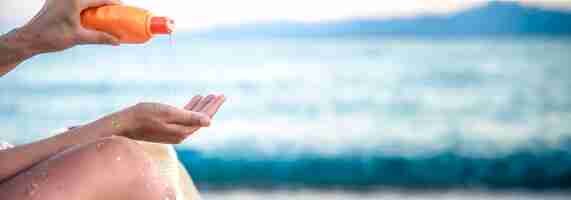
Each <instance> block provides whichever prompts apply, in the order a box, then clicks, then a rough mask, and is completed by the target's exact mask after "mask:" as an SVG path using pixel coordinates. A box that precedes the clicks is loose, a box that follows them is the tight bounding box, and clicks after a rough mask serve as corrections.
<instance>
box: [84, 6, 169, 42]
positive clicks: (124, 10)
mask: <svg viewBox="0 0 571 200" xmlns="http://www.w3.org/2000/svg"><path fill="white" fill-rule="evenodd" d="M81 24H82V26H83V27H85V28H88V29H93V30H98V31H103V32H106V33H109V34H112V35H114V36H115V37H117V38H119V42H120V43H131V44H137V43H145V42H147V41H149V40H150V39H151V38H152V37H153V36H154V35H157V34H171V33H172V32H173V31H174V20H172V19H170V18H168V17H164V16H155V15H154V14H153V13H151V12H150V11H148V10H145V9H142V8H137V7H132V6H124V5H109V6H102V7H96V8H89V9H86V10H84V11H83V12H81Z"/></svg>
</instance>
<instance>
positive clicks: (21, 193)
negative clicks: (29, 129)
mask: <svg viewBox="0 0 571 200" xmlns="http://www.w3.org/2000/svg"><path fill="white" fill-rule="evenodd" d="M0 196H1V197H2V199H3V200H12V199H14V200H16V199H18V200H19V199H42V200H67V199H69V200H74V199H83V200H98V199H108V200H119V199H141V200H146V199H149V200H150V199H153V200H156V199H160V200H166V199H171V200H174V199H175V195H174V192H173V190H172V189H171V187H170V186H169V185H168V184H167V182H166V181H164V180H163V179H162V178H161V177H160V175H159V170H158V169H157V166H155V164H154V163H153V162H152V161H151V160H150V159H149V158H148V156H147V155H146V153H145V152H144V151H142V150H141V149H140V147H139V146H138V144H136V143H135V142H133V141H131V140H129V139H126V138H122V137H110V138H105V139H101V140H99V141H96V142H93V143H90V144H86V145H81V146H77V147H73V148H70V149H69V150H67V151H64V152H62V153H59V154H57V155H55V156H53V157H52V158H50V159H48V160H46V161H43V162H41V163H39V164H38V165H36V166H34V167H32V168H31V169H29V170H27V171H25V172H24V173H21V174H19V175H17V176H15V177H13V178H12V179H10V180H8V181H6V182H4V183H2V185H0Z"/></svg>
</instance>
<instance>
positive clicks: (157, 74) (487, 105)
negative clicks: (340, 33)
mask: <svg viewBox="0 0 571 200" xmlns="http://www.w3.org/2000/svg"><path fill="white" fill-rule="evenodd" d="M569 52H571V38H564V37H517V38H516V37H496V38H462V39H444V38H440V39H434V38H411V37H391V38H386V37H385V38H273V39H268V38H266V39H242V40H229V39H227V40H215V39H204V38H193V37H191V36H188V35H185V34H178V35H174V37H173V38H172V41H170V40H169V38H168V37H163V38H157V39H156V40H154V41H153V42H151V43H149V44H147V45H123V46H121V47H102V46H82V47H78V48H74V49H71V50H67V51H64V52H60V53H52V54H46V55H41V56H37V57H35V58H33V59H31V60H29V61H26V62H25V63H24V64H22V65H21V66H20V67H19V68H18V69H17V70H16V71H13V72H11V73H10V74H8V75H7V76H5V77H3V78H2V79H0V138H2V139H3V140H7V141H10V142H12V143H26V142H30V141H33V140H37V139H40V138H43V137H47V136H49V135H50V131H51V130H54V129H57V128H61V127H66V126H72V125H78V124H83V123H86V122H89V121H92V120H94V119H97V118H98V117H100V116H102V115H105V114H108V113H111V112H115V111H118V110H121V109H123V108H126V107H128V106H131V105H134V104H136V103H137V102H143V101H152V102H163V103H168V104H172V105H180V106H182V105H184V104H185V103H186V102H187V101H188V100H189V99H190V98H191V97H192V95H195V94H207V93H208V92H217V93H224V94H225V95H226V96H227V98H228V101H227V103H226V104H225V105H224V107H223V108H222V109H221V111H220V113H219V114H218V115H217V116H216V118H215V121H214V122H213V125H212V127H211V128H208V129H204V130H201V131H200V132H199V133H198V134H196V135H193V136H191V137H190V138H189V139H188V140H187V141H186V142H185V143H184V144H182V145H179V146H178V149H179V152H180V155H181V159H182V160H183V161H184V162H185V164H186V166H187V167H188V168H189V169H190V171H191V174H192V175H193V176H194V178H195V181H196V182H197V184H198V186H199V187H200V188H201V189H203V190H206V191H219V190H222V191H225V190H227V189H235V188H246V189H248V188H255V189H260V188H262V189H264V188H284V187H285V188H317V189H339V188H341V189H350V190H357V191H361V190H367V191H368V190H371V189H370V188H376V187H378V186H381V187H384V186H387V187H397V188H405V189H407V188H415V189H427V188H428V189H435V190H439V189H442V188H444V189H446V188H455V189H458V188H460V189H463V188H471V187H472V186H473V187H478V188H481V187H484V188H491V189H503V188H507V189H521V188H523V189H524V190H528V189H529V190H536V189H540V190H551V189H555V190H561V189H567V188H570V186H571V183H570V181H569V180H571V151H570V150H571V123H569V122H571V89H570V88H571V79H570V77H571V67H570V66H571V56H570V54H569ZM373 190H374V189H373ZM236 193H238V194H244V195H251V194H257V193H256V192H240V191H238V192H236ZM236 193H232V192H229V193H214V194H236ZM310 193H311V192H310ZM270 194H271V193H270ZM278 194H281V193H278ZM304 194H306V193H302V194H300V195H304ZM313 194H315V195H317V196H318V197H324V196H320V193H319V192H315V193H313ZM391 194H393V193H388V194H387V195H391ZM460 194H462V195H458V196H470V195H463V193H460ZM482 194H488V193H482ZM288 195H289V194H288V193H284V196H286V197H287V196H288ZM347 195H349V197H347V199H351V197H352V196H362V195H351V194H347ZM489 195H492V196H491V197H490V198H493V195H494V194H489ZM508 196H509V195H508ZM325 197H326V196H325ZM325 197H324V198H325ZM215 198H216V197H213V199H215ZM308 198H311V197H308ZM355 198H358V197H355ZM403 198H406V199H408V198H407V197H403ZM410 198H411V199H415V198H413V197H410ZM471 198H472V199H473V197H469V198H468V197H467V198H466V199H471ZM486 198H487V197H483V198H481V199H486ZM364 199H367V198H364ZM389 199H390V198H389ZM394 199H399V198H398V195H397V197H395V198H394ZM476 199H478V198H476ZM494 199H496V198H494ZM500 199H501V198H500ZM506 199H510V198H506Z"/></svg>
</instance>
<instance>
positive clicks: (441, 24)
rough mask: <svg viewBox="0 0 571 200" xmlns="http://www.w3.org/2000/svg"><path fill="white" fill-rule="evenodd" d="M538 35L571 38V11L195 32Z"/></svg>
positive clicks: (491, 8)
mask: <svg viewBox="0 0 571 200" xmlns="http://www.w3.org/2000/svg"><path fill="white" fill-rule="evenodd" d="M538 34H541V35H571V12H566V11H558V10H548V9H543V8H536V7H527V6H524V5H521V4H519V3H516V2H500V1H497V2H491V3H488V4H485V5H483V6H480V7H475V8H472V9H469V10H465V11H461V12H458V13H455V14H450V15H425V16H417V17H407V18H392V19H374V18H370V19H347V20H340V21H333V22H321V23H299V22H288V21H281V22H269V23H260V24H245V25H235V26H225V27H218V28H214V29H211V30H208V31H204V32H199V33H195V35H198V36H207V37H266V36H268V37H275V36H277V37H280V36H369V35H370V36H375V35H421V36H423V35H424V36H455V35H457V36H464V35H468V36H469V35H538Z"/></svg>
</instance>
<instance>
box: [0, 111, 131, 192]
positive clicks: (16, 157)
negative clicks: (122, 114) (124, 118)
mask: <svg viewBox="0 0 571 200" xmlns="http://www.w3.org/2000/svg"><path fill="white" fill-rule="evenodd" d="M120 120H121V119H120V118H119V116H118V115H110V116H107V117H104V118H101V119H99V120H97V121H95V122H92V123H89V124H87V125H84V126H81V127H78V128H74V129H71V130H68V131H66V132H64V133H61V134H59V135H56V136H53V137H50V138H47V139H44V140H40V141H37V142H34V143H30V144H26V145H22V146H17V147H14V148H11V149H7V150H2V151H0V182H2V180H4V179H6V178H10V177H12V176H14V175H15V174H17V173H18V172H20V171H22V170H24V169H27V168H30V167H31V166H33V165H34V164H36V163H38V162H41V161H43V160H45V159H48V158H49V157H51V156H53V155H54V154H57V153H59V152H61V151H64V150H65V149H67V148H69V147H71V146H74V145H78V144H85V143H89V142H92V141H95V140H98V139H100V138H104V137H109V136H112V135H118V134H119V132H120V128H121V127H120V126H121V124H120V123H119V121H120Z"/></svg>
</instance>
